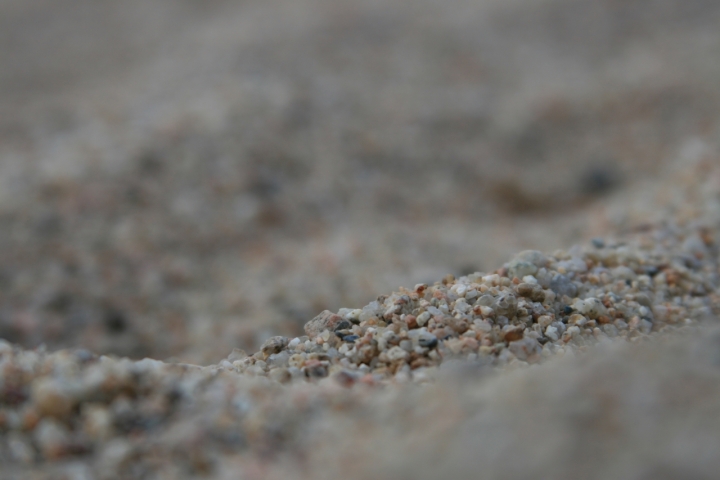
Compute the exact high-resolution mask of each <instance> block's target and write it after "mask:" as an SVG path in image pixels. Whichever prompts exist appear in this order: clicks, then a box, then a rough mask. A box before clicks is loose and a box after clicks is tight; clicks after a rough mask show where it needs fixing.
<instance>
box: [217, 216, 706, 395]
mask: <svg viewBox="0 0 720 480" xmlns="http://www.w3.org/2000/svg"><path fill="white" fill-rule="evenodd" d="M654 234H655V236H656V237H657V238H658V239H662V241H658V242H652V243H645V244H643V243H617V242H615V243H611V242H606V241H605V240H602V239H599V238H598V239H594V240H593V241H592V242H591V244H590V245H589V246H588V247H587V248H584V249H583V248H573V249H571V250H570V251H567V252H566V251H557V252H554V253H553V254H552V255H545V254H543V253H541V252H538V251H524V252H521V253H519V254H518V255H516V256H515V258H513V259H512V260H511V261H510V262H509V263H507V264H505V265H504V266H503V268H501V269H499V270H498V271H496V272H494V273H491V274H483V273H475V274H472V275H467V276H463V277H460V278H457V279H456V278H454V277H453V276H452V275H448V276H446V277H445V278H444V279H443V280H442V281H441V282H436V283H435V284H434V285H432V286H428V285H425V284H420V285H416V286H415V288H413V289H412V290H410V289H404V288H401V289H400V291H398V292H394V293H392V294H391V295H383V296H380V297H379V298H378V299H377V300H376V301H374V302H371V303H370V304H368V305H366V306H365V307H363V308H362V309H348V308H343V309H340V310H339V311H338V312H337V313H333V312H329V311H325V312H323V313H321V314H320V315H318V316H317V317H315V318H314V319H312V320H311V321H309V322H308V323H307V324H306V325H305V333H306V335H304V336H302V337H297V338H292V339H290V338H285V337H273V338H270V339H269V340H268V341H267V342H265V344H264V345H263V346H262V348H261V350H260V351H258V352H257V353H255V354H254V355H252V356H246V355H245V353H244V352H242V351H239V350H238V351H235V352H233V353H232V354H231V355H230V357H228V359H226V360H225V361H223V362H221V364H220V365H221V366H224V367H226V368H228V369H233V370H236V371H238V372H240V373H246V374H251V375H267V376H269V377H270V378H272V379H274V380H277V381H280V382H288V381H291V380H293V379H315V378H323V377H326V376H333V377H335V378H337V379H338V380H340V381H341V382H342V383H345V384H352V383H354V382H356V381H362V382H366V383H368V382H369V383H373V382H384V381H387V380H390V379H394V380H395V381H408V380H416V381H421V382H422V381H425V380H427V379H429V378H431V377H432V370H433V369H435V368H436V367H438V366H439V365H440V364H441V363H442V362H443V360H445V359H448V358H462V359H466V360H468V361H471V362H479V363H482V364H483V365H492V366H503V365H513V364H527V363H537V362H540V361H541V360H542V359H544V358H550V357H553V356H555V355H558V354H560V355H562V354H564V353H565V352H566V351H567V350H568V349H583V348H584V347H585V346H587V345H591V344H593V343H595V342H598V341H602V340H605V339H610V338H616V337H621V338H625V339H627V340H628V341H631V342H635V341H639V340H642V339H643V338H647V337H648V336H650V335H653V334H655V333H664V332H667V331H670V330H674V329H679V328H683V327H686V326H690V325H693V324H694V323H696V322H698V321H700V320H702V319H704V318H707V317H710V316H712V315H713V314H717V313H718V311H719V310H718V308H720V297H718V285H720V283H719V278H720V277H719V276H718V263H717V259H718V250H717V244H716V242H715V239H714V237H713V233H712V231H711V229H709V228H707V227H700V226H698V227H696V228H689V229H687V230H685V229H678V228H673V227H668V226H665V227H661V228H658V229H657V230H656V231H655V233H654Z"/></svg>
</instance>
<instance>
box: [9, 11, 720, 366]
mask: <svg viewBox="0 0 720 480" xmlns="http://www.w3.org/2000/svg"><path fill="white" fill-rule="evenodd" d="M718 85H720V3H719V2H716V1H713V0H628V1H617V0H594V1H592V0H533V1H531V0H510V1H500V0H484V1H470V0H444V1H439V0H413V1H409V0H385V1H365V0H355V1H349V0H264V1H236V2H233V1H229V0H204V1H200V0H151V1H149V0H126V1H124V2H113V1H110V0H52V1H50V0H32V1H28V0H0V338H5V339H7V340H9V341H12V342H16V343H20V344H22V345H23V346H26V347H35V346H37V345H39V344H41V343H45V344H47V345H48V347H50V348H53V349H54V348H59V347H67V346H73V347H84V348H88V349H90V350H93V351H96V352H98V353H114V354H119V355H127V356H130V357H133V358H141V357H145V356H150V357H153V358H159V359H168V358H176V359H178V360H182V361H188V362H200V363H210V362H217V361H218V360H219V359H220V358H223V357H225V356H226V355H227V354H228V353H229V352H230V351H231V350H232V349H233V348H234V347H242V348H247V349H251V350H252V349H253V348H255V347H256V346H257V345H258V343H259V342H262V341H263V340H264V339H265V338H267V337H268V336H269V335H271V334H274V333H279V334H286V335H291V334H295V333H298V332H299V331H300V330H301V327H302V325H303V324H304V323H305V322H306V321H307V320H309V319H310V318H312V317H313V316H314V315H315V314H317V313H318V312H319V311H321V310H323V309H326V308H327V309H330V310H337V309H338V308H340V307H345V306H348V307H349V306H362V305H364V304H366V303H367V302H369V301H370V300H373V299H374V298H375V297H376V296H377V295H378V294H381V293H388V292H389V291H391V290H393V289H396V288H397V287H398V286H400V285H404V286H412V285H414V284H416V283H419V282H426V281H434V280H437V279H439V278H440V277H441V276H442V275H444V274H446V273H454V274H461V273H466V272H469V271H475V270H490V269H495V268H497V267H499V266H501V265H502V263H503V262H504V261H506V260H507V259H508V258H509V257H510V256H511V255H512V254H513V253H515V252H516V251H518V250H521V249H524V248H534V249H539V250H550V251H552V250H554V249H555V248H561V247H568V246H570V245H572V244H573V243H575V242H578V241H580V240H583V239H587V238H590V237H592V236H594V235H598V234H604V233H607V232H608V231H613V230H617V229H618V228H622V227H623V225H622V222H623V218H621V217H622V216H617V215H615V214H613V213H612V212H610V211H609V209H608V205H613V204H615V205H621V204H622V202H623V201H624V199H625V198H628V196H631V197H632V196H635V197H637V196H638V195H642V192H643V191H644V189H647V188H649V187H648V186H649V185H652V184H653V183H657V182H659V181H660V180H661V179H662V178H663V176H664V174H665V173H664V172H666V171H668V170H670V169H673V168H677V165H680V166H682V160H683V159H685V158H689V157H693V156H698V155H701V154H702V152H704V151H708V150H711V149H714V148H717V147H718V142H719V140H718V139H720V108H718V107H719V106H720V90H718V87H717V86H718ZM678 162H680V163H678ZM613 202H615V203H613ZM616 211H617V210H616Z"/></svg>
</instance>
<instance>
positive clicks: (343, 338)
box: [342, 335, 360, 343]
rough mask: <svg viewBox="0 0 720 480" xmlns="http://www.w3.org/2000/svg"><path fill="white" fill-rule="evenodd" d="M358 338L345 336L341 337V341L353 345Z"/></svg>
mask: <svg viewBox="0 0 720 480" xmlns="http://www.w3.org/2000/svg"><path fill="white" fill-rule="evenodd" d="M358 338H360V337H358V336H357V335H345V336H344V337H342V341H343V342H348V343H355V340H357V339H358Z"/></svg>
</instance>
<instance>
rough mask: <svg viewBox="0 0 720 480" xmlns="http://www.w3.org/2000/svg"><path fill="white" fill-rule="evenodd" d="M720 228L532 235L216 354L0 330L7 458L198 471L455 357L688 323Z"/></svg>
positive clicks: (571, 343) (489, 360)
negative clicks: (502, 254)
mask: <svg viewBox="0 0 720 480" xmlns="http://www.w3.org/2000/svg"><path fill="white" fill-rule="evenodd" d="M716 235H717V228H715V229H712V228H709V227H707V226H701V225H689V226H685V227H682V228H681V227H678V226H668V225H665V226H660V227H658V228H656V229H653V230H652V231H651V232H645V233H644V234H642V235H640V236H638V237H637V238H635V239H634V240H628V241H627V242H611V241H605V240H601V239H595V240H593V241H592V242H591V243H589V244H588V245H587V246H585V247H575V248H572V249H570V250H569V251H557V252H554V253H553V254H551V255H546V254H543V253H541V252H538V251H524V252H521V253H519V254H518V255H517V256H515V257H514V258H513V259H512V260H511V261H510V262H508V263H507V264H505V265H504V266H503V267H502V268H500V269H499V270H497V271H496V272H494V273H490V274H482V273H476V274H472V275H467V276H463V277H460V278H457V279H456V278H453V277H452V276H447V277H445V278H444V279H443V280H442V281H439V282H436V283H435V284H434V285H431V286H428V285H424V284H422V285H416V286H415V287H414V288H413V289H402V288H401V289H400V291H398V292H394V293H392V294H391V295H387V296H381V297H380V298H378V299H377V300H376V301H373V302H371V303H370V304H368V305H366V306H365V307H363V308H362V309H347V308H345V309H340V310H339V311H338V312H337V313H332V312H329V311H325V312H323V313H321V314H320V315H318V316H317V317H315V318H313V319H312V320H310V321H309V322H308V323H307V324H306V325H305V333H306V335H305V336H301V337H297V338H286V337H280V336H276V337H272V338H270V339H269V340H268V341H266V342H265V344H264V345H263V346H262V348H261V349H260V351H258V352H256V353H255V354H253V355H247V354H246V353H245V352H243V351H241V350H235V351H233V352H232V353H231V354H230V356H229V357H228V358H227V359H225V360H223V361H221V362H220V363H219V364H217V365H213V366H208V367H200V366H196V365H188V364H170V363H164V362H160V361H157V360H151V359H145V360H141V361H131V360H129V359H122V358H113V357H107V356H96V355H93V354H92V353H90V352H88V351H86V350H76V351H71V350H65V351H59V352H55V353H48V352H46V351H44V350H43V349H42V348H41V349H36V350H32V351H30V350H24V349H22V348H20V347H18V346H13V345H11V344H9V343H7V342H5V341H0V461H1V463H3V464H9V465H19V466H22V465H32V464H35V463H36V462H48V461H50V462H51V463H49V464H47V465H55V464H54V463H52V462H53V461H60V460H62V461H67V460H68V459H84V460H83V462H85V463H82V465H83V466H82V468H86V469H90V470H88V472H91V473H92V475H95V476H98V478H105V477H103V475H104V474H103V473H102V472H118V471H123V472H125V474H126V475H130V476H132V477H141V476H143V475H145V474H146V473H147V472H151V471H154V470H158V469H160V470H163V471H165V472H167V471H168V470H167V469H168V468H171V469H179V470H178V471H177V472H176V473H177V475H178V476H182V475H196V474H200V473H203V472H207V471H210V470H212V468H213V467H212V465H214V459H215V458H216V457H217V456H218V455H231V456H232V455H243V454H247V453H248V452H251V453H252V454H253V455H258V457H257V458H270V457H272V455H274V453H276V452H278V451H281V450H282V449H283V448H285V446H286V445H291V444H292V445H296V446H297V445H301V444H302V441H300V440H298V438H300V437H302V432H303V429H304V428H306V426H307V422H309V421H310V419H311V418H313V415H317V414H318V412H320V411H322V410H323V409H325V408H328V406H332V407H333V408H334V409H336V410H337V409H343V408H348V409H352V408H353V405H355V404H356V403H357V402H359V401H360V399H361V398H362V396H363V395H369V394H370V393H368V392H373V391H377V390H378V389H380V390H383V389H384V388H386V386H389V385H392V384H400V383H404V384H409V385H412V384H416V383H417V384H427V383H433V382H434V381H435V380H436V379H437V378H438V376H439V375H440V374H441V371H442V368H441V366H442V364H443V363H444V362H446V361H447V360H449V359H463V360H464V361H466V362H468V363H471V364H478V365H483V366H491V367H507V366H520V365H527V364H533V363H538V362H542V361H544V360H545V359H549V358H552V357H556V356H562V355H564V354H566V353H567V352H581V351H583V350H586V349H587V347H588V346H589V345H591V344H593V343H597V342H601V341H609V340H610V339H624V340H626V341H628V342H637V341H641V340H643V339H650V338H651V337H653V336H658V335H663V334H665V333H668V332H673V331H678V330H680V331H693V329H694V328H695V325H696V324H701V323H703V322H702V321H703V319H705V318H710V317H713V316H714V315H715V316H716V315H717V314H718V313H719V312H720V296H719V295H718V285H720V272H719V270H718V244H717V241H716ZM253 455H251V457H252V458H255V457H254V456H253ZM268 456H269V457H268ZM243 458H244V457H243ZM86 460H87V461H86ZM244 461H246V460H244ZM153 462H155V463H153ZM61 463H62V462H61ZM61 463H59V464H58V465H60V464H61ZM63 465H64V464H63ZM48 468H50V467H48ZM78 468H79V467H78ZM114 474H115V473H113V474H108V475H109V476H107V475H106V478H114V477H113V476H112V475H114Z"/></svg>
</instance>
